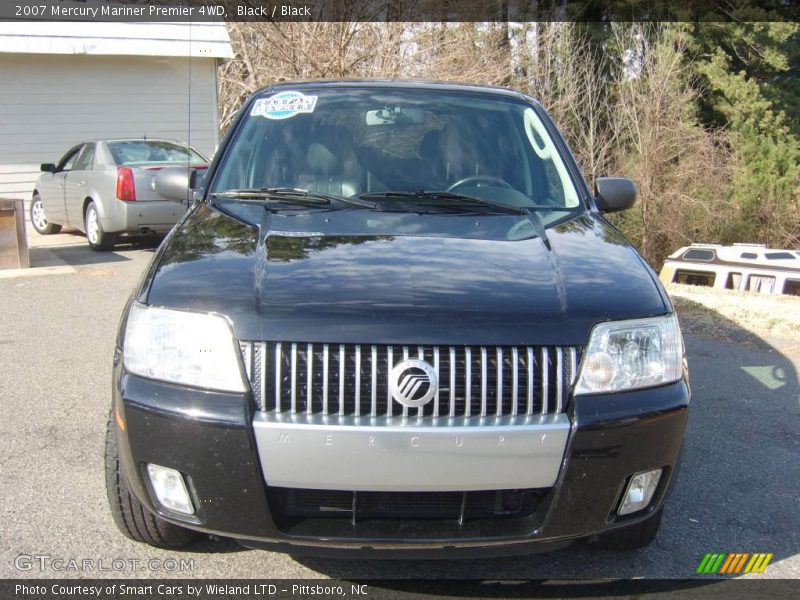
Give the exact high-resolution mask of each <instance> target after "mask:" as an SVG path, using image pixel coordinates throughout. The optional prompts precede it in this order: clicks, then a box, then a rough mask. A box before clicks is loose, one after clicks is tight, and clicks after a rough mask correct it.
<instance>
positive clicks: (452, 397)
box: [240, 342, 579, 417]
mask: <svg viewBox="0 0 800 600" xmlns="http://www.w3.org/2000/svg"><path fill="white" fill-rule="evenodd" d="M240 345H241V351H242V357H243V360H244V365H245V370H246V372H247V377H248V379H249V381H250V386H251V389H252V392H253V396H254V398H255V400H256V403H257V404H258V407H259V409H260V410H263V411H268V412H269V411H274V412H276V413H288V414H305V415H315V414H316V415H342V416H345V415H347V416H356V417H358V416H367V417H370V416H372V417H377V416H386V417H391V416H400V415H402V416H409V415H410V416H426V417H488V416H518V415H536V414H552V413H560V412H563V411H564V410H565V407H566V400H567V395H568V393H569V389H570V387H571V385H572V383H573V382H574V380H575V376H576V373H577V368H578V360H579V350H578V348H576V347H572V346H570V347H562V346H538V347H533V346H524V347H517V346H389V345H360V344H319V343H316V344H314V343H299V342H241V343H240ZM407 358H420V359H422V360H425V361H427V362H428V363H429V364H431V365H432V366H433V367H434V369H435V370H436V371H437V374H438V378H439V387H438V391H437V393H436V395H435V396H434V397H433V399H432V400H431V401H429V402H428V403H427V404H426V405H425V406H422V407H420V408H416V407H412V408H409V407H407V406H404V405H402V404H400V403H399V402H397V400H395V399H394V398H392V395H391V392H390V391H389V381H388V379H389V372H390V371H391V368H392V367H393V366H394V365H396V364H397V363H398V362H400V361H402V360H404V359H407Z"/></svg>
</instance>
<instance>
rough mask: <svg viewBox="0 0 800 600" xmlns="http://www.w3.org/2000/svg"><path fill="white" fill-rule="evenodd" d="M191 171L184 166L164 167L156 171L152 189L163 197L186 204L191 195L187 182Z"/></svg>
mask: <svg viewBox="0 0 800 600" xmlns="http://www.w3.org/2000/svg"><path fill="white" fill-rule="evenodd" d="M193 171H194V170H193V169H191V170H190V169H187V168H186V167H165V168H163V169H161V170H160V171H158V173H156V176H155V179H154V180H153V189H155V191H156V193H157V194H158V195H160V196H163V197H164V198H167V199H169V200H174V201H175V202H180V203H181V204H188V203H189V200H190V199H191V195H192V190H191V188H190V187H189V182H190V174H191V173H192V172H193Z"/></svg>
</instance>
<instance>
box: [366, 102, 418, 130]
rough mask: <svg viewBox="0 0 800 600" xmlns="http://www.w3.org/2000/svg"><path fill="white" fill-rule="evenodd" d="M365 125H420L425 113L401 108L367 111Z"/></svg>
mask: <svg viewBox="0 0 800 600" xmlns="http://www.w3.org/2000/svg"><path fill="white" fill-rule="evenodd" d="M365 121H366V124H367V125H422V124H423V123H425V111H424V110H422V109H421V108H403V107H401V106H386V107H384V108H381V109H380V110H368V111H367V114H366V119H365Z"/></svg>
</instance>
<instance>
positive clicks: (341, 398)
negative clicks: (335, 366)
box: [339, 344, 345, 415]
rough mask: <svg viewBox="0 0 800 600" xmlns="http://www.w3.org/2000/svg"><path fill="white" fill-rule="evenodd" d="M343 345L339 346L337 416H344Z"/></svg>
mask: <svg viewBox="0 0 800 600" xmlns="http://www.w3.org/2000/svg"><path fill="white" fill-rule="evenodd" d="M344 384H345V381H344V344H339V414H340V415H343V414H344V404H345V397H344Z"/></svg>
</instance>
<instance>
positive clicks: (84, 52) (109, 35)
mask: <svg viewBox="0 0 800 600" xmlns="http://www.w3.org/2000/svg"><path fill="white" fill-rule="evenodd" d="M232 56H233V52H232V50H231V45H230V38H229V37H228V32H227V30H226V28H225V24H224V23H95V22H87V23H77V22H70V23H55V22H8V21H5V22H0V197H7V198H23V199H25V200H30V197H31V193H32V191H33V184H34V182H35V181H36V178H37V177H38V176H39V164H40V163H43V162H57V161H58V159H59V157H60V156H61V155H62V154H63V153H64V152H66V151H67V150H68V149H69V148H71V147H72V146H74V145H75V144H77V143H78V142H81V141H83V140H89V139H103V138H115V137H128V136H134V137H140V136H144V135H146V136H147V137H151V138H154V137H162V138H173V139H179V140H183V141H187V142H189V143H191V145H192V146H194V147H195V148H197V149H198V150H200V151H201V152H203V153H204V154H206V155H207V156H209V157H211V156H212V155H213V154H214V151H215V149H216V147H217V143H218V141H219V139H218V130H219V128H218V110H217V65H218V64H219V61H220V60H222V59H225V58H230V57H232Z"/></svg>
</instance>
